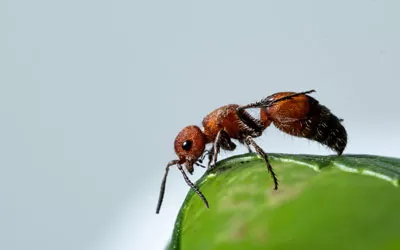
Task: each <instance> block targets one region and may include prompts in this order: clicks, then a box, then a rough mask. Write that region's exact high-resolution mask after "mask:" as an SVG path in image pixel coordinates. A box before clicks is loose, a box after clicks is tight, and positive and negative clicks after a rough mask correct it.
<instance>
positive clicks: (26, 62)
mask: <svg viewBox="0 0 400 250" xmlns="http://www.w3.org/2000/svg"><path fill="white" fill-rule="evenodd" d="M399 9H400V4H399V2H398V1H394V0H393V1H361V0H359V1H310V0H303V1H134V0H114V1H101V0H100V1H94V0H93V1H90V0H79V1H77V0H70V1H51V0H37V1H28V0H12V1H11V0H2V1H1V3H0V31H1V33H0V249H4V250H17V249H18V250H20V249H21V250H22V249H24V250H25V249H26V250H28V249H29V250H32V249H35V250H36V249H37V250H55V249H57V250H64V249H65V250H71V249H74V250H81V249H82V250H83V249H85V250H86V249H89V250H90V249H100V250H111V249H113V250H114V249H118V250H125V249H161V248H162V247H163V246H164V245H165V244H166V242H167V240H168V238H169V237H170V233H171V230H172V227H173V222H174V220H175V216H176V214H177V212H178V209H179V207H180V204H181V202H182V200H183V198H184V196H185V194H186V192H187V190H188V187H187V186H186V184H185V183H184V181H183V179H182V177H181V174H180V173H179V171H174V170H173V171H170V176H169V179H168V183H167V192H166V196H165V200H164V204H163V208H162V211H161V214H160V215H158V216H156V215H155V213H154V210H155V206H156V201H157V196H158V190H159V185H160V181H161V178H162V175H163V173H164V167H165V165H166V163H167V162H168V161H169V160H172V159H174V157H175V156H174V152H173V140H174V138H175V135H176V134H177V133H178V132H179V130H180V129H181V128H182V127H184V126H186V125H189V124H201V120H202V118H203V117H204V116H205V115H206V114H207V113H208V112H210V111H211V110H213V109H214V108H216V107H218V106H220V105H223V104H227V103H241V104H243V103H247V102H250V101H255V100H257V99H260V98H262V97H265V96H266V95H269V94H271V93H274V92H278V91H287V90H289V91H302V90H308V89H312V88H315V89H316V90H317V91H318V92H317V93H315V95H314V96H315V97H316V98H317V99H319V100H320V102H321V103H323V104H325V105H327V106H328V107H329V108H331V110H332V111H333V112H334V113H335V114H337V115H338V116H339V117H341V118H344V119H345V123H344V124H345V126H346V128H347V130H348V134H349V144H348V148H347V150H346V153H367V154H380V155H389V156H397V157H400V132H399V127H400V126H399V125H400V117H399V110H398V107H399V100H398V99H399V98H398V96H399V92H400V91H399V90H400V88H399V87H398V86H399V81H400V45H399V44H400V29H399V23H400V16H399ZM258 141H259V142H260V144H261V145H262V146H263V147H264V148H265V150H266V151H268V152H289V153H315V154H331V153H332V152H331V151H329V150H327V149H326V148H324V147H322V146H319V145H318V144H316V143H314V142H308V141H306V140H302V139H295V138H292V137H290V136H288V135H284V134H282V133H280V132H278V131H277V130H276V129H275V128H273V127H271V128H270V129H269V130H268V132H267V133H266V134H265V135H264V136H263V137H262V138H260V139H259V140H258ZM244 151H245V150H244V149H243V148H240V149H239V150H237V151H236V152H235V153H240V152H244ZM227 155H228V154H223V155H222V157H226V156H227ZM203 171H204V170H202V169H198V170H196V174H195V176H193V178H192V179H196V178H198V177H199V176H200V175H201V173H202V172H203Z"/></svg>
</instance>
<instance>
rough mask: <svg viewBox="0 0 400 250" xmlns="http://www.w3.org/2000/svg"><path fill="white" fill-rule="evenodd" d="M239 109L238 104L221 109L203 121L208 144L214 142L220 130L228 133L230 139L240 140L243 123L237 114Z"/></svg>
mask: <svg viewBox="0 0 400 250" xmlns="http://www.w3.org/2000/svg"><path fill="white" fill-rule="evenodd" d="M238 107H239V105H237V104H229V105H226V106H222V107H219V108H217V109H215V110H214V111H212V112H211V113H210V114H208V115H207V116H206V117H205V118H204V119H203V127H204V135H205V136H206V138H207V142H212V141H214V140H215V138H216V137H217V134H218V132H219V131H220V130H224V131H226V133H227V134H228V135H229V137H230V138H233V139H239V137H240V133H241V127H243V126H241V124H242V123H243V122H242V121H241V120H240V119H239V116H238V114H237V108H238Z"/></svg>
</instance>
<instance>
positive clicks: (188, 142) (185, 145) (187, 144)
mask: <svg viewBox="0 0 400 250" xmlns="http://www.w3.org/2000/svg"><path fill="white" fill-rule="evenodd" d="M192 144H193V142H192V141H191V140H186V141H184V142H183V143H182V148H183V150H185V151H189V150H190V149H191V148H192Z"/></svg>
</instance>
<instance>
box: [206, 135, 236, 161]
mask: <svg viewBox="0 0 400 250" xmlns="http://www.w3.org/2000/svg"><path fill="white" fill-rule="evenodd" d="M221 147H222V148H223V149H226V150H230V151H232V150H234V149H235V148H236V144H235V143H233V142H232V140H231V138H230V137H229V135H228V133H227V132H226V131H225V130H223V129H222V130H220V131H219V132H218V134H217V136H216V137H215V140H214V143H213V146H212V148H211V150H210V151H211V152H212V155H211V154H210V159H211V160H210V161H209V162H208V164H209V169H212V168H214V167H215V165H216V163H217V158H218V154H219V151H220V149H221Z"/></svg>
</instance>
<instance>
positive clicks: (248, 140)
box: [245, 136, 278, 190]
mask: <svg viewBox="0 0 400 250" xmlns="http://www.w3.org/2000/svg"><path fill="white" fill-rule="evenodd" d="M245 142H246V144H247V145H251V146H253V147H254V149H255V150H256V152H257V153H258V154H259V155H260V156H261V157H262V158H263V159H264V160H265V162H266V163H267V168H268V171H269V173H270V174H271V177H272V179H273V180H274V185H275V187H274V189H275V190H277V189H278V178H277V177H276V175H275V173H274V169H273V168H272V166H271V164H270V163H269V160H268V155H267V153H265V152H264V150H263V149H262V148H261V147H260V146H258V145H257V143H256V142H255V141H254V140H253V138H252V137H251V136H247V137H246V139H245Z"/></svg>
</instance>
